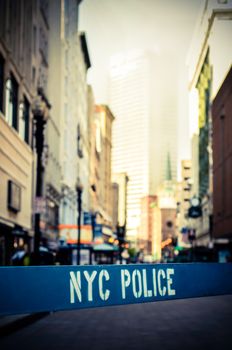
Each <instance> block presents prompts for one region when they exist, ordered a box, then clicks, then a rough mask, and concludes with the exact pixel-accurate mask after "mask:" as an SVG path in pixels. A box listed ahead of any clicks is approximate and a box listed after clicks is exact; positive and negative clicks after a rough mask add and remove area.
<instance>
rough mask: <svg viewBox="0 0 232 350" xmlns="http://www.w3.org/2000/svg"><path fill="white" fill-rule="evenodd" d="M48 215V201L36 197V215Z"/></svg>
mask: <svg viewBox="0 0 232 350" xmlns="http://www.w3.org/2000/svg"><path fill="white" fill-rule="evenodd" d="M45 213H46V199H45V198H43V197H36V198H35V199H34V214H45Z"/></svg>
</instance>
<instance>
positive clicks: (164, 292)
mask: <svg viewBox="0 0 232 350" xmlns="http://www.w3.org/2000/svg"><path fill="white" fill-rule="evenodd" d="M161 275H162V278H163V279H164V278H165V277H166V276H165V272H164V270H159V271H158V275H157V279H158V290H159V294H160V295H161V296H162V297H163V296H164V295H165V294H166V290H167V288H166V287H165V286H163V288H162V287H161Z"/></svg>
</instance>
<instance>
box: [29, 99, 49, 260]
mask: <svg viewBox="0 0 232 350" xmlns="http://www.w3.org/2000/svg"><path fill="white" fill-rule="evenodd" d="M50 107H51V106H50V105H49V103H48V101H47V100H44V98H43V97H42V96H41V95H38V96H37V97H36V98H35V100H34V101H33V105H32V113H33V115H34V125H35V133H34V135H35V147H36V153H37V164H36V193H35V195H36V209H35V223H34V225H35V226H34V230H35V236H34V258H35V264H36V265H38V264H39V246H40V239H41V233H40V214H41V212H42V211H43V209H41V207H40V205H39V203H40V204H41V202H43V200H42V193H43V170H44V166H43V162H42V156H43V148H44V129H45V126H46V123H47V119H48V109H49V108H50ZM39 207H40V208H39Z"/></svg>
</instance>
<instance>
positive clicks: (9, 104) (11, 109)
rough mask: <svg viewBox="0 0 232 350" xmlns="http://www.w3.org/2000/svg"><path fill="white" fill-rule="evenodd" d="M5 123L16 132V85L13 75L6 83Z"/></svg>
mask: <svg viewBox="0 0 232 350" xmlns="http://www.w3.org/2000/svg"><path fill="white" fill-rule="evenodd" d="M5 115H6V121H7V122H8V124H9V125H11V126H13V128H15V129H16V130H18V120H17V119H18V84H17V82H16V80H15V79H14V77H13V75H12V74H11V77H10V78H9V79H7V82H6V113H5Z"/></svg>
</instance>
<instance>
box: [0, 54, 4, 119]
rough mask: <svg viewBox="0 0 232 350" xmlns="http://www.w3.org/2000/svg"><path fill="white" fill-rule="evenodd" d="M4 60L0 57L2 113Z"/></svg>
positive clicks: (0, 107)
mask: <svg viewBox="0 0 232 350" xmlns="http://www.w3.org/2000/svg"><path fill="white" fill-rule="evenodd" d="M3 89H4V59H3V57H2V56H1V55H0V111H1V112H3Z"/></svg>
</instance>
